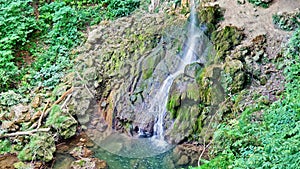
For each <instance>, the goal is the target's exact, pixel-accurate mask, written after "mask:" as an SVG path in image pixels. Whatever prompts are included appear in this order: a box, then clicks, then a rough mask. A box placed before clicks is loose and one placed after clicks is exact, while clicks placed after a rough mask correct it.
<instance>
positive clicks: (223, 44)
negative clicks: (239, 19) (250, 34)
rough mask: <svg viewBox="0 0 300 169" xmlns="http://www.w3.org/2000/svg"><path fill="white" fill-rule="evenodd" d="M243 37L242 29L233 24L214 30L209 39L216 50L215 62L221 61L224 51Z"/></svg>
mask: <svg viewBox="0 0 300 169" xmlns="http://www.w3.org/2000/svg"><path fill="white" fill-rule="evenodd" d="M243 38H244V34H243V32H242V30H240V29H239V28H237V27H235V26H225V27H224V28H223V29H221V30H218V31H214V32H213V33H212V36H211V39H212V42H213V44H214V48H215V50H216V52H217V55H216V57H215V62H220V61H223V60H224V59H225V57H226V53H227V52H228V51H230V50H232V49H234V47H235V46H237V45H239V44H240V43H241V41H242V40H243Z"/></svg>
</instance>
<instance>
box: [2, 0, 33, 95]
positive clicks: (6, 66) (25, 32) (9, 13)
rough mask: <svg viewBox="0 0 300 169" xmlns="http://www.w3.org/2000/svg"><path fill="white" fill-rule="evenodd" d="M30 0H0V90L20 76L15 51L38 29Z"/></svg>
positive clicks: (9, 85) (17, 79) (9, 86)
mask: <svg viewBox="0 0 300 169" xmlns="http://www.w3.org/2000/svg"><path fill="white" fill-rule="evenodd" d="M30 2H31V1H30V0H25V1H15V0H8V1H7V0H0V9H1V10H0V92H2V91H5V90H7V89H8V88H12V87H14V86H15V85H16V82H18V81H19V80H20V78H21V76H20V69H19V67H18V66H17V65H16V60H17V59H18V58H16V53H17V52H18V49H19V48H20V47H21V46H24V45H25V44H26V43H28V41H29V39H30V37H31V35H32V34H33V33H34V31H36V30H38V27H37V22H36V20H35V17H34V15H33V8H32V7H31V6H30V5H29V3H30Z"/></svg>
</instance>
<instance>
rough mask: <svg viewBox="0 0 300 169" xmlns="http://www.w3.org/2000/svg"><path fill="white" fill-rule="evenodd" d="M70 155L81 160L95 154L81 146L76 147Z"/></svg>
mask: <svg viewBox="0 0 300 169" xmlns="http://www.w3.org/2000/svg"><path fill="white" fill-rule="evenodd" d="M70 154H71V155H72V156H73V157H74V158H76V159H80V158H82V157H84V158H86V157H90V156H91V155H92V154H93V153H92V151H91V150H89V149H87V148H86V147H83V146H79V147H75V148H74V149H73V150H72V151H71V152H70Z"/></svg>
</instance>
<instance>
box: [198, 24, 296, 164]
mask: <svg viewBox="0 0 300 169" xmlns="http://www.w3.org/2000/svg"><path fill="white" fill-rule="evenodd" d="M299 42H300V29H298V30H297V31H296V32H295V33H294V35H293V37H292V38H291V39H290V42H289V44H288V47H287V49H286V50H285V54H284V55H285V62H286V68H285V69H284V75H285V78H286V85H285V91H284V93H283V95H282V98H281V99H280V100H278V101H276V102H274V103H273V104H271V105H270V106H266V105H264V104H256V105H253V106H252V107H248V108H247V109H246V110H245V111H244V112H243V113H242V115H241V117H240V118H239V119H233V120H231V121H230V122H229V123H226V124H225V123H223V124H221V125H220V126H219V127H218V130H217V131H216V132H215V135H214V139H213V151H212V152H213V155H214V156H215V157H214V158H213V159H212V160H210V161H204V160H203V161H202V163H204V164H203V165H202V166H201V167H199V168H201V169H208V168H209V169H212V168H274V169H276V168H278V169H285V168H286V169H290V168H297V167H299V166H300V101H299V98H300V86H299V82H300V76H299V75H300V59H299V55H300V52H299V50H298V49H299V47H300V43H299ZM259 112H260V113H263V115H262V117H261V118H258V117H257V116H255V114H257V113H259Z"/></svg>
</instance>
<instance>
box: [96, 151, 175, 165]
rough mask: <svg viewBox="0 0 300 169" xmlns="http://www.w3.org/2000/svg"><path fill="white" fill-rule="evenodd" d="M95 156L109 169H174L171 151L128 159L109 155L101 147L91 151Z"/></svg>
mask: <svg viewBox="0 0 300 169" xmlns="http://www.w3.org/2000/svg"><path fill="white" fill-rule="evenodd" d="M93 150H94V152H95V154H94V155H95V156H96V157H97V158H100V159H102V160H104V161H106V162H107V164H108V166H109V168H110V169H174V168H181V167H176V166H175V165H174V162H173V160H172V150H169V151H168V152H165V153H163V154H160V155H157V156H153V157H147V158H129V157H124V156H119V155H116V154H113V153H110V152H108V151H106V150H104V149H102V148H101V147H96V148H94V149H93Z"/></svg>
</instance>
